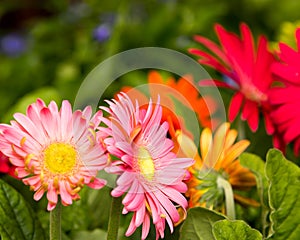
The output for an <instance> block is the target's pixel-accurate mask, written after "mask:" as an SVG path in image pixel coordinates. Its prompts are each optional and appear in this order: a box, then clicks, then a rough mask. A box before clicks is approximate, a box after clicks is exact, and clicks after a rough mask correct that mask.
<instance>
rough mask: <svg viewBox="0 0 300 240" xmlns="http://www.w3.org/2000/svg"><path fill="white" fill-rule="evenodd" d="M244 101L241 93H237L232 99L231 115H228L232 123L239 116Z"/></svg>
mask: <svg viewBox="0 0 300 240" xmlns="http://www.w3.org/2000/svg"><path fill="white" fill-rule="evenodd" d="M243 99H244V96H243V94H242V93H240V92H237V93H236V94H234V96H233V97H232V99H231V102H230V105H229V113H228V118H229V121H230V122H232V121H233V120H234V119H235V118H236V116H237V114H238V113H239V111H240V109H241V106H242V102H243Z"/></svg>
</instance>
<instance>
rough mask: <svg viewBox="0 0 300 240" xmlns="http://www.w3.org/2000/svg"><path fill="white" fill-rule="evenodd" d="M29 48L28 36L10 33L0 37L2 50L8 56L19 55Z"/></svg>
mask: <svg viewBox="0 0 300 240" xmlns="http://www.w3.org/2000/svg"><path fill="white" fill-rule="evenodd" d="M26 49H27V40H26V38H25V37H24V36H23V35H21V34H17V33H10V34H7V35H5V36H3V37H2V38H1V39H0V51H1V52H2V53H4V54H5V55H8V56H12V57H15V56H19V55H20V54H21V53H23V52H25V50H26Z"/></svg>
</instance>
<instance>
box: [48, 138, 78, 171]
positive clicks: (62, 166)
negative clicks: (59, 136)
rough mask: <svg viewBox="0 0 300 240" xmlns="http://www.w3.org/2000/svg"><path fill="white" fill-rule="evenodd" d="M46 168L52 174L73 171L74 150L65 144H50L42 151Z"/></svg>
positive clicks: (74, 161)
mask: <svg viewBox="0 0 300 240" xmlns="http://www.w3.org/2000/svg"><path fill="white" fill-rule="evenodd" d="M44 160H45V165H46V167H47V168H48V169H49V170H50V171H51V172H52V173H54V174H64V173H68V172H70V171H72V170H73V168H74V167H75V165H76V161H77V152H76V150H75V148H74V147H73V146H72V145H70V144H67V143H52V144H50V145H49V146H48V147H47V148H46V149H45V150H44Z"/></svg>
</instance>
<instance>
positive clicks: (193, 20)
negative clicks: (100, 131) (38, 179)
mask: <svg viewBox="0 0 300 240" xmlns="http://www.w3.org/2000/svg"><path fill="white" fill-rule="evenodd" d="M299 9H300V2H299V1H298V0H287V1H284V2H283V1H272V0H242V1H241V0H231V1H227V0H222V1H220V0H198V1H197V0H190V1H179V0H177V1H176V0H145V1H138V0H133V1H118V0H110V1H99V0H86V1H64V0H47V1H39V0H2V1H1V3H0V83H1V88H0V96H1V104H0V120H1V121H2V122H7V121H9V120H10V119H11V117H12V113H13V112H15V111H22V110H23V109H24V108H25V107H26V106H27V104H29V103H31V102H33V101H35V99H36V98H37V97H40V98H43V99H44V100H45V101H46V102H48V101H49V100H50V99H54V100H57V101H60V100H61V99H68V100H70V101H71V102H72V101H74V98H75V96H76V93H77V90H78V88H79V86H80V84H81V82H82V81H83V79H84V78H85V76H86V75H87V74H88V73H89V72H90V71H91V70H92V69H93V68H94V67H95V66H96V65H97V64H99V63H100V62H101V61H103V60H104V59H106V58H107V57H109V56H112V55H114V54H116V53H119V52H121V51H124V50H127V49H131V48H137V47H143V46H152V47H166V48H171V49H174V50H177V51H181V52H183V53H187V48H189V47H191V46H196V44H195V43H193V41H192V36H193V35H194V34H202V35H204V36H207V37H209V38H212V39H216V36H215V34H214V32H213V24H214V23H216V22H219V23H221V24H222V25H224V26H225V27H226V28H227V29H229V30H232V31H238V26H239V23H240V22H241V21H243V22H246V23H247V24H249V25H250V27H251V29H252V31H253V32H254V35H257V34H260V33H264V34H265V35H267V36H268V38H269V39H271V40H276V39H277V37H278V35H279V34H280V31H281V30H280V29H282V27H281V26H283V25H282V24H283V23H284V22H286V21H291V22H294V21H296V20H298V17H299ZM136 78H138V77H136ZM140 81H146V75H145V78H144V79H131V85H132V83H137V82H140ZM128 84H130V83H128ZM118 87H120V86H115V88H112V90H111V92H110V95H112V94H113V92H112V91H115V90H117V89H116V88H118Z"/></svg>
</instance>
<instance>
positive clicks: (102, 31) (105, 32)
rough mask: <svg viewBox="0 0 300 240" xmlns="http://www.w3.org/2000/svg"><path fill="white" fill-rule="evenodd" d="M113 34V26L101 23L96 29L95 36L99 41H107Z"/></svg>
mask: <svg viewBox="0 0 300 240" xmlns="http://www.w3.org/2000/svg"><path fill="white" fill-rule="evenodd" d="M110 35H111V27H110V26H109V25H108V24H105V23H103V24H101V25H99V26H98V27H96V28H95V29H94V32H93V37H94V39H96V40H97V41H98V42H105V41H106V40H108V39H109V37H110Z"/></svg>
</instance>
